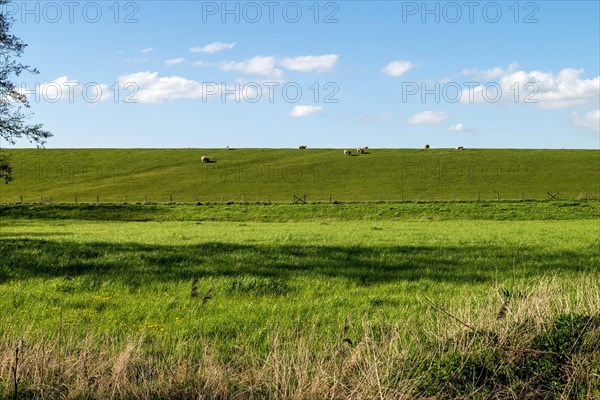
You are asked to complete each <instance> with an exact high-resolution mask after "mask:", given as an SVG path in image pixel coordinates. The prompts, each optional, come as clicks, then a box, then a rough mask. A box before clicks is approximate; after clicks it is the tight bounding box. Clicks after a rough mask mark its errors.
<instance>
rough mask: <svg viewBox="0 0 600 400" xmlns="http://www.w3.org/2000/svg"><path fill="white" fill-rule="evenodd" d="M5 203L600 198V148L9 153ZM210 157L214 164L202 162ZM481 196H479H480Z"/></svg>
mask: <svg viewBox="0 0 600 400" xmlns="http://www.w3.org/2000/svg"><path fill="white" fill-rule="evenodd" d="M10 153H12V155H13V156H12V163H13V165H14V168H15V171H14V176H15V180H14V181H13V182H12V183H10V184H9V185H3V186H2V187H0V202H10V203H15V202H20V201H21V198H22V199H23V201H24V202H49V201H50V199H51V201H52V202H63V203H74V202H75V200H76V199H77V202H79V203H85V202H87V203H92V202H96V201H100V202H125V200H127V201H128V202H143V201H148V202H161V203H164V202H169V201H171V200H172V201H175V202H179V203H184V202H187V203H191V202H196V201H197V200H199V201H201V202H227V201H235V202H241V201H242V200H243V201H246V202H267V201H269V200H270V201H272V202H291V201H292V200H293V196H294V195H298V196H301V195H305V194H306V196H307V200H308V201H309V202H329V199H330V196H331V199H332V200H334V201H335V200H337V201H343V202H348V201H379V200H382V201H399V200H401V199H403V200H429V199H432V200H451V199H456V200H475V199H477V198H478V196H479V198H480V199H481V200H492V199H494V200H495V199H496V198H497V196H499V197H500V199H521V197H523V198H525V199H543V198H546V197H547V192H551V193H556V192H560V198H562V199H582V198H585V197H587V198H595V199H598V198H600V183H599V177H600V152H599V151H596V150H515V149H467V150H464V151H460V152H459V151H455V150H453V149H431V150H427V151H425V150H419V149H371V150H369V154H365V155H356V156H352V157H345V156H343V155H342V151H341V150H340V149H308V150H295V149H236V150H229V151H227V150H224V149H202V150H200V149H46V150H31V149H30V150H26V149H15V150H10ZM201 155H207V156H209V157H210V158H211V159H212V160H213V161H214V162H213V163H210V164H202V163H200V156H201ZM478 194H479V195H478Z"/></svg>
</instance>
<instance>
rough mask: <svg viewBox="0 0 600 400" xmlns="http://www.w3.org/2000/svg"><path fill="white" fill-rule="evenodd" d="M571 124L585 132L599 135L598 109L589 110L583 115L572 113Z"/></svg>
mask: <svg viewBox="0 0 600 400" xmlns="http://www.w3.org/2000/svg"><path fill="white" fill-rule="evenodd" d="M571 122H572V123H573V124H574V125H575V126H577V127H579V128H582V129H584V130H586V131H589V132H594V133H600V109H598V110H591V111H589V112H587V113H585V114H584V115H580V114H579V113H578V112H573V113H572V114H571Z"/></svg>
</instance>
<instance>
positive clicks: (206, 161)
mask: <svg viewBox="0 0 600 400" xmlns="http://www.w3.org/2000/svg"><path fill="white" fill-rule="evenodd" d="M200 161H202V162H203V163H209V162H210V160H209V158H208V157H206V156H202V157H200Z"/></svg>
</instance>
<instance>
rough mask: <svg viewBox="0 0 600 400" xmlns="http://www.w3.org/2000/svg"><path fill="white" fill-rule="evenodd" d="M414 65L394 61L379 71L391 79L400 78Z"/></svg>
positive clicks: (408, 62)
mask: <svg viewBox="0 0 600 400" xmlns="http://www.w3.org/2000/svg"><path fill="white" fill-rule="evenodd" d="M414 67H415V64H413V63H411V62H410V61H394V62H391V63H389V64H388V65H387V66H386V67H385V68H384V69H382V70H381V72H383V73H384V74H386V75H389V76H393V77H396V78H398V77H400V76H402V75H404V74H405V73H407V72H408V71H409V70H411V69H413V68H414Z"/></svg>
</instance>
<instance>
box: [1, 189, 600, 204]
mask: <svg viewBox="0 0 600 400" xmlns="http://www.w3.org/2000/svg"><path fill="white" fill-rule="evenodd" d="M599 199H600V193H596V192H587V191H582V192H559V191H551V190H550V191H547V192H545V193H541V192H536V193H525V192H516V193H503V192H489V191H488V192H477V193H459V192H457V193H435V192H400V193H395V194H386V195H383V194H379V195H377V194H376V195H373V194H371V193H369V194H364V193H357V194H348V193H341V194H340V193H338V194H333V193H331V194H319V193H295V194H294V193H289V194H282V193H278V194H274V195H271V194H243V193H240V194H231V193H228V194H221V195H215V194H210V195H193V194H192V195H190V194H182V193H179V194H177V193H152V194H144V195H140V194H135V195H128V194H113V193H98V194H89V193H86V194H77V193H73V194H70V195H65V194H59V195H53V194H52V193H47V194H37V195H32V194H27V195H12V196H6V195H5V196H0V204H74V205H77V204H250V203H256V204H284V203H296V204H314V203H382V202H383V203H386V202H387V203H398V202H452V201H539V200H548V201H560V200H565V201H569V200H571V201H574V200H599Z"/></svg>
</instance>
